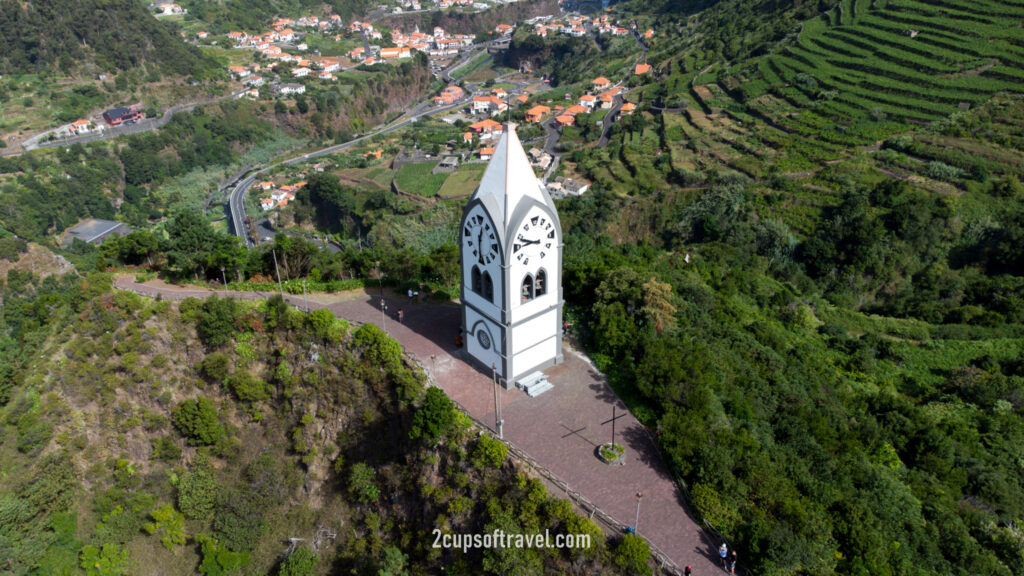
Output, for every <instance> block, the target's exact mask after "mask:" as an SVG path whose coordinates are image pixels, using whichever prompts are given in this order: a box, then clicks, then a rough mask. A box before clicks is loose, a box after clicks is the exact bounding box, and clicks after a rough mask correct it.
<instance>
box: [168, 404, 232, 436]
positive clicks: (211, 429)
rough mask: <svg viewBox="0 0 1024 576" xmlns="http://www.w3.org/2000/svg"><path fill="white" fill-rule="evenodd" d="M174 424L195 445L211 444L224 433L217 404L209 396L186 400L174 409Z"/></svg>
mask: <svg viewBox="0 0 1024 576" xmlns="http://www.w3.org/2000/svg"><path fill="white" fill-rule="evenodd" d="M173 416H174V425H175V426H176V427H177V428H178V431H179V432H181V434H182V436H184V437H185V439H186V440H188V443H189V444H191V445H193V446H209V445H210V444H213V443H214V442H216V441H217V440H219V439H220V437H221V436H223V435H224V426H223V425H221V423H220V420H219V414H218V413H217V408H216V406H214V405H213V402H211V401H210V399H209V398H193V399H191V400H184V401H182V402H181V403H180V404H178V406H177V407H176V408H175V409H174V413H173Z"/></svg>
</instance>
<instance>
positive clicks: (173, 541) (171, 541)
mask: <svg viewBox="0 0 1024 576" xmlns="http://www.w3.org/2000/svg"><path fill="white" fill-rule="evenodd" d="M150 516H152V518H153V521H152V522H148V523H147V524H146V525H145V526H143V528H145V529H146V532H149V533H150V534H156V533H158V532H159V533H160V543H161V544H163V546H164V548H167V549H168V550H172V551H173V550H174V547H175V546H184V545H185V516H184V515H183V514H182V513H181V512H178V511H177V510H175V509H174V506H171V505H170V504H164V505H162V506H160V507H159V508H157V509H156V510H153V511H152V512H151V513H150Z"/></svg>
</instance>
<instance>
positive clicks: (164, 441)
mask: <svg viewBox="0 0 1024 576" xmlns="http://www.w3.org/2000/svg"><path fill="white" fill-rule="evenodd" d="M152 446H153V452H152V454H151V457H152V458H153V459H154V460H161V461H164V462H176V461H177V460H178V459H179V458H181V448H179V447H178V445H177V444H176V443H175V442H174V439H173V438H171V437H170V436H159V437H157V438H153V440H152Z"/></svg>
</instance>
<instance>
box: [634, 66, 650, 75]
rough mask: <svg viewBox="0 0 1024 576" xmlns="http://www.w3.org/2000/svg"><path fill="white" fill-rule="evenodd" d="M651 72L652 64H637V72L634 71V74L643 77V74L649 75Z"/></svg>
mask: <svg viewBox="0 0 1024 576" xmlns="http://www.w3.org/2000/svg"><path fill="white" fill-rule="evenodd" d="M650 71H651V65H650V64H637V65H636V70H635V71H634V74H636V75H637V76H641V75H643V74H647V73H648V72H650Z"/></svg>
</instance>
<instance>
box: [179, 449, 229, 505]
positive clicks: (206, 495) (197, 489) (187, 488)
mask: <svg viewBox="0 0 1024 576" xmlns="http://www.w3.org/2000/svg"><path fill="white" fill-rule="evenodd" d="M219 492H220V484H218V483H217V477H216V476H214V474H213V465H212V464H211V463H210V457H209V456H207V455H206V454H205V453H204V452H200V453H199V454H198V455H196V458H195V460H194V461H193V462H192V468H191V469H190V470H189V471H187V472H185V473H184V474H182V475H181V479H180V480H178V508H179V509H180V510H181V511H182V512H183V513H184V514H185V516H187V517H189V518H193V519H195V520H204V521H205V520H209V519H211V518H213V510H214V504H215V503H216V502H217V494H218V493H219Z"/></svg>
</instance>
